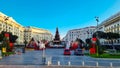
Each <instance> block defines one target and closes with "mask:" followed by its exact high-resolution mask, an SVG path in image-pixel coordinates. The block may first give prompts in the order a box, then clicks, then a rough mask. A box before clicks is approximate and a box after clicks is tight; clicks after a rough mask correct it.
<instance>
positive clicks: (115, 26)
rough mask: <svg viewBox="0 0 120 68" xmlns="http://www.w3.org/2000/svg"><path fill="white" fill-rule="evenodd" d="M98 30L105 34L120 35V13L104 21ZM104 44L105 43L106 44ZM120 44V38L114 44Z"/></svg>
mask: <svg viewBox="0 0 120 68" xmlns="http://www.w3.org/2000/svg"><path fill="white" fill-rule="evenodd" d="M98 28H99V29H98V30H102V31H104V32H106V33H107V32H113V33H119V34H120V12H118V13H116V14H115V15H112V16H111V17H109V18H107V19H106V20H105V21H103V22H102V23H101V24H100V25H99V26H98ZM104 42H107V43H109V42H110V41H108V40H105V41H104ZM104 42H103V43H104ZM118 43H120V38H119V39H116V40H114V44H118Z"/></svg>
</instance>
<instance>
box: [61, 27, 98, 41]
mask: <svg viewBox="0 0 120 68" xmlns="http://www.w3.org/2000/svg"><path fill="white" fill-rule="evenodd" d="M95 28H96V27H95V26H90V27H85V28H80V29H73V30H69V31H68V32H67V34H66V36H65V37H64V38H63V40H64V41H75V40H76V39H77V38H79V39H81V40H83V41H84V42H85V40H86V39H87V38H92V35H93V33H94V31H95Z"/></svg>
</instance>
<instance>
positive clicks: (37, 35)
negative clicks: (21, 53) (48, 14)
mask: <svg viewBox="0 0 120 68" xmlns="http://www.w3.org/2000/svg"><path fill="white" fill-rule="evenodd" d="M52 37H53V36H52V34H51V33H50V32H49V31H48V30H45V29H40V28H36V27H31V26H28V27H25V34H24V39H25V40H26V41H27V42H29V41H30V40H31V39H32V38H34V39H35V40H36V41H40V40H47V41H52Z"/></svg>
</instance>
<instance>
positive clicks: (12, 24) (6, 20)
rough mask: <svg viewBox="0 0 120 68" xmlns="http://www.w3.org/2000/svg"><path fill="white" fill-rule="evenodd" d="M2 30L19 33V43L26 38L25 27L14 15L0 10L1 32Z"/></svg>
mask: <svg viewBox="0 0 120 68" xmlns="http://www.w3.org/2000/svg"><path fill="white" fill-rule="evenodd" d="M2 31H6V32H11V33H12V34H13V35H17V36H18V39H17V44H22V43H23V40H24V27H23V26H22V25H20V24H19V23H17V22H16V21H15V20H14V19H13V18H12V17H9V16H7V15H5V14H3V13H2V12H0V33H1V32H2Z"/></svg>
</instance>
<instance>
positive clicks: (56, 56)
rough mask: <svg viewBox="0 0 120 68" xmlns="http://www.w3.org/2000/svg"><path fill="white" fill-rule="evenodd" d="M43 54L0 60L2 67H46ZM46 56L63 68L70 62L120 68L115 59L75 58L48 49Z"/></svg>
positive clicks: (15, 56) (34, 53) (118, 62)
mask: <svg viewBox="0 0 120 68" xmlns="http://www.w3.org/2000/svg"><path fill="white" fill-rule="evenodd" d="M42 53H43V51H33V50H30V51H26V53H22V54H15V55H10V56H7V57H3V59H2V60H0V65H1V66H0V67H2V65H3V66H4V65H5V66H6V65H13V66H17V65H18V66H19V65H20V66H21V65H23V66H25V67H28V66H29V65H31V66H35V68H36V67H39V66H42V67H44V66H45V67H46V65H43V64H42ZM45 56H46V60H47V61H51V63H52V64H51V65H50V66H55V65H58V61H60V65H61V66H68V65H69V64H68V62H69V61H70V62H71V64H70V66H75V67H77V66H78V67H81V66H83V64H82V62H83V61H84V65H85V66H97V63H96V62H98V63H99V64H98V66H107V67H110V62H112V63H113V64H112V66H118V67H120V60H114V59H95V58H91V57H88V56H75V55H74V54H72V55H70V56H64V55H63V49H46V50H45ZM50 66H49V67H50ZM28 68H29V67H28Z"/></svg>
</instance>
